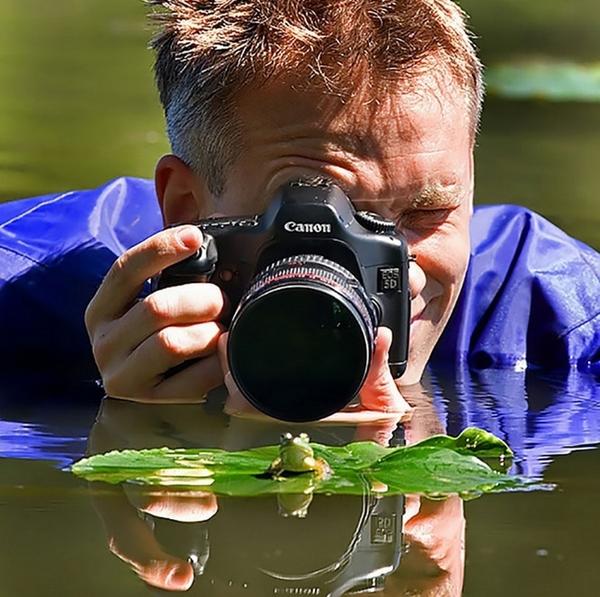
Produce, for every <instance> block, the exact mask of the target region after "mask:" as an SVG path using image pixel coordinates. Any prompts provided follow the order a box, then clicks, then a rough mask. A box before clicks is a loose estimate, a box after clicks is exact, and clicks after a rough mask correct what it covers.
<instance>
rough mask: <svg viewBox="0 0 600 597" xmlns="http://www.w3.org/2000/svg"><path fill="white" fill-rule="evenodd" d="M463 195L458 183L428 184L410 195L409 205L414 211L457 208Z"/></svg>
mask: <svg viewBox="0 0 600 597" xmlns="http://www.w3.org/2000/svg"><path fill="white" fill-rule="evenodd" d="M464 195H465V191H464V189H463V186H462V185H461V184H459V183H452V184H441V183H430V184H427V185H426V186H424V187H422V188H420V189H419V190H418V191H416V192H415V193H414V194H411V199H410V205H411V207H412V208H414V209H442V208H450V207H458V206H459V205H460V204H461V202H462V200H463V197H464Z"/></svg>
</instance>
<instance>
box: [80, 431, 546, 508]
mask: <svg viewBox="0 0 600 597" xmlns="http://www.w3.org/2000/svg"><path fill="white" fill-rule="evenodd" d="M310 447H311V448H312V450H313V452H314V456H315V458H316V460H319V461H325V462H326V463H327V464H328V469H329V471H328V474H327V475H319V474H317V472H314V471H307V472H303V473H289V474H277V475H273V474H270V473H269V471H270V470H272V464H273V463H274V462H276V461H278V459H279V456H280V446H276V445H275V446H264V447H261V448H254V449H251V450H244V451H241V452H227V451H225V450H217V449H190V448H177V449H170V448H156V449H148V450H123V451H114V452H108V453H106V454H98V455H95V456H91V457H90V458H85V459H83V460H80V461H79V462H76V463H75V464H74V465H73V466H72V469H71V470H72V472H73V473H74V474H75V475H78V476H80V477H83V478H84V479H87V480H89V481H104V482H106V483H112V484H117V483H124V482H129V483H137V484H143V485H150V486H152V485H154V486H172V487H177V488H180V489H184V490H185V489H196V490H197V489H203V490H206V491H209V492H212V493H214V494H215V495H227V496H258V495H266V494H301V493H305V494H306V493H331V494H348V495H361V494H364V493H365V491H371V492H375V493H381V494H388V495H389V494H401V493H413V494H422V495H428V496H430V497H445V496H448V495H452V494H459V495H462V496H464V497H476V496H478V495H481V494H482V493H490V492H500V491H515V490H531V489H537V488H547V486H545V485H542V484H540V483H538V482H535V481H533V480H531V479H526V478H523V477H517V476H512V475H508V474H506V473H505V472H502V471H498V470H494V468H492V467H491V466H490V465H489V464H488V463H487V462H485V461H484V459H485V460H487V461H490V459H493V460H494V461H495V462H496V463H497V464H498V465H500V464H501V463H502V462H504V461H506V460H507V459H510V458H511V457H512V452H511V450H510V448H509V447H508V446H507V445H506V444H505V443H504V442H503V441H502V440H500V439H498V438H497V437H495V436H494V435H492V434H490V433H487V432H486V431H482V430H481V429H476V428H468V429H465V430H464V431H463V432H462V433H461V434H460V435H459V436H458V437H456V438H453V437H448V436H441V435H440V436H434V437H431V438H428V439H426V440H424V441H422V442H420V443H417V444H413V445H411V446H404V447H396V448H384V447H382V446H380V445H378V444H376V443H374V442H356V443H351V444H348V445H346V446H343V447H331V446H324V445H321V444H316V443H311V444H310Z"/></svg>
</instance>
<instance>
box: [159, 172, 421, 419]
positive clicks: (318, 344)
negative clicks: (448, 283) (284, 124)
mask: <svg viewBox="0 0 600 597" xmlns="http://www.w3.org/2000/svg"><path fill="white" fill-rule="evenodd" d="M197 226H198V227H199V229H200V230H201V231H202V233H203V235H204V239H205V240H204V243H203V246H202V248H201V250H200V251H199V252H198V253H197V254H196V255H194V256H192V257H191V258H188V259H186V260H185V261H182V262H181V263H178V264H176V265H174V266H172V267H170V268H167V269H166V270H164V271H163V272H162V274H161V276H160V277H159V279H158V283H157V287H158V288H163V287H167V286H174V285H178V284H185V283H189V282H198V281H210V282H212V283H214V284H217V285H218V286H219V287H220V288H221V289H222V290H223V292H224V293H225V294H226V295H227V297H228V299H229V301H230V302H231V305H232V310H231V317H230V319H229V320H228V321H226V322H225V323H226V324H228V325H229V340H228V359H229V366H230V370H231V374H232V376H233V379H234V380H235V382H236V384H237V385H238V387H239V388H240V390H241V391H242V393H243V394H244V396H245V397H246V398H247V399H248V400H249V401H250V403H252V404H253V405H254V406H255V407H257V408H258V409H259V410H261V411H263V412H264V413H266V414H268V415H270V416H272V417H275V418H278V419H282V420H285V421H298V422H300V421H311V420H317V419H321V418H323V417H326V416H328V415H330V414H333V413H334V412H337V411H338V410H340V409H341V408H343V407H344V406H346V405H347V404H348V403H349V402H350V401H351V400H352V399H353V398H354V397H355V396H356V395H357V394H358V392H359V390H360V388H361V386H362V384H363V382H364V380H365V377H366V375H367V371H368V369H369V365H370V363H371V357H372V352H373V346H374V339H375V334H376V332H377V326H379V325H382V326H386V327H388V328H390V329H391V330H392V332H393V342H392V346H391V350H390V353H389V364H390V370H391V372H392V375H393V376H394V377H399V376H400V375H402V373H403V372H404V370H405V368H406V361H407V356H408V335H409V324H410V296H409V294H410V292H409V288H408V266H409V255H408V249H407V244H406V241H405V239H404V238H403V237H402V236H401V235H400V234H398V233H396V230H395V225H394V222H392V221H390V220H387V219H385V218H382V217H381V216H379V215H377V214H375V213H371V212H365V211H356V210H355V209H354V207H353V206H352V203H351V202H350V200H349V199H348V197H346V195H345V194H344V192H343V191H342V190H341V189H340V188H338V187H337V186H335V185H334V184H332V183H328V182H323V183H322V184H314V183H311V182H305V181H295V182H290V183H288V184H286V185H284V186H283V187H282V188H280V189H279V191H278V192H277V193H276V195H275V197H274V198H273V199H272V201H271V203H270V205H269V207H268V209H267V210H266V211H265V213H264V214H262V215H254V216H248V217H229V218H228V217H220V218H210V219H207V220H202V221H200V222H198V223H197Z"/></svg>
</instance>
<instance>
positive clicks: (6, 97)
mask: <svg viewBox="0 0 600 597" xmlns="http://www.w3.org/2000/svg"><path fill="white" fill-rule="evenodd" d="M463 4H464V5H465V7H466V8H467V9H469V10H470V11H471V12H472V15H473V26H474V28H475V29H476V31H477V33H478V34H479V35H480V36H481V39H480V41H479V45H480V46H481V48H482V51H483V57H484V59H486V60H489V61H490V62H493V61H500V60H504V59H509V58H512V57H516V56H519V55H524V54H532V53H534V54H538V55H549V56H555V57H556V56H558V57H561V56H564V57H567V58H571V59H574V60H577V59H580V60H597V58H598V44H597V31H598V30H599V28H600V10H599V8H598V4H597V2H596V0H577V1H576V2H572V3H558V2H556V3H552V4H551V5H548V3H542V2H539V1H536V2H525V3H524V2H522V1H519V0H507V1H506V2H505V3H504V4H503V7H504V8H503V10H502V11H500V12H499V11H498V10H497V7H496V5H495V4H494V3H491V2H482V1H481V0H477V1H476V0H469V1H465V2H464V3H463ZM0 22H2V24H3V32H2V35H1V36H0V89H1V90H2V92H1V93H0V200H11V199H15V198H18V197H25V196H30V195H34V194H40V193H48V192H52V191H59V190H64V189H68V188H83V187H91V186H96V185H98V184H100V183H102V182H104V181H105V180H107V179H109V178H114V177H117V176H120V175H124V174H127V175H137V176H146V177H148V176H151V174H152V169H153V164H154V162H155V161H156V160H157V158H158V157H159V156H160V155H161V153H163V152H164V151H166V150H167V144H166V141H165V139H164V135H163V124H162V120H161V113H160V107H159V106H158V102H157V99H156V95H155V92H154V90H153V87H152V76H151V57H150V55H149V53H148V52H146V50H145V49H144V47H145V44H146V40H147V39H148V35H149V32H148V30H147V28H146V26H145V24H144V8H143V6H142V5H141V3H138V2H117V0H110V1H107V0H104V1H100V0H57V1H55V2H52V3H44V2H39V1H34V0H0ZM599 131H600V106H598V105H586V106H583V105H577V104H564V105H553V104H543V103H539V102H523V103H514V102H505V101H501V100H498V99H492V100H490V101H489V102H488V103H487V106H486V109H485V112H484V117H483V124H482V133H481V136H480V139H479V143H478V148H477V198H478V202H479V203H485V202H490V203H495V202H511V203H520V204H524V205H527V206H529V207H531V208H533V209H536V210H537V211H539V212H540V213H542V214H544V215H545V216H546V217H548V218H550V219H551V220H552V221H554V222H556V223H557V224H559V225H560V226H562V227H563V228H565V229H566V230H567V231H568V232H569V233H571V234H572V235H574V236H577V237H578V238H581V239H583V240H585V241H586V242H588V243H590V244H592V245H593V246H595V247H597V248H600V234H599V233H598V229H599V225H600V210H598V199H597V190H598V180H599V179H598V169H597V164H598V163H599V162H600V144H599V143H598V132H599ZM598 385H599V384H598V380H597V379H590V378H581V377H578V376H576V375H572V376H570V377H567V378H564V377H545V378H544V377H536V376H534V375H533V374H529V373H525V372H522V373H511V372H487V373H481V374H479V375H473V376H470V375H467V374H466V373H465V374H464V375H462V376H461V377H458V378H456V377H447V376H445V375H438V376H437V377H436V376H434V377H432V378H431V379H428V380H427V381H426V384H425V388H424V390H423V391H416V390H415V391H414V392H412V395H411V396H410V398H411V400H413V401H415V402H416V403H417V404H418V406H419V408H418V416H417V415H415V422H414V423H413V431H414V432H415V433H417V434H421V435H426V434H428V433H431V432H438V431H444V430H446V431H448V432H450V433H453V434H455V433H458V432H459V431H460V430H461V429H462V428H463V427H465V426H466V425H478V426H481V427H484V428H486V429H489V430H490V431H493V432H494V433H496V434H498V435H499V436H501V437H503V438H504V439H506V440H507V441H509V443H510V444H511V445H512V446H513V448H514V449H515V451H516V453H517V460H516V462H515V465H514V470H515V472H521V473H525V474H530V475H543V478H544V479H545V480H546V481H549V482H554V483H557V484H558V487H559V488H558V490H556V491H554V492H550V493H547V492H540V493H525V494H505V495H493V496H484V497H482V498H480V499H476V500H473V501H469V502H467V503H465V504H464V518H465V519H466V523H467V525H466V541H465V545H466V551H465V565H464V568H463V566H462V565H461V562H460V544H461V525H462V522H463V516H462V514H461V509H462V507H463V506H462V505H461V503H460V502H458V501H457V500H453V501H450V502H447V503H445V505H444V506H440V507H438V506H435V505H434V506H431V505H429V506H427V507H428V508H430V512H429V516H430V518H429V520H437V529H436V532H435V533H433V534H432V537H433V538H434V539H435V540H436V541H437V542H438V543H436V545H438V546H439V547H440V550H441V551H440V553H442V554H444V558H445V559H444V563H443V566H444V567H446V568H447V569H448V570H451V580H452V581H453V582H454V583H455V586H458V587H460V586H461V585H462V586H463V592H464V595H472V596H479V595H484V594H485V595H488V596H494V595H506V594H512V595H516V596H518V595H527V596H529V595H547V596H554V595H556V596H558V595H565V594H572V595H580V596H586V595H590V596H592V595H596V594H597V593H598V586H600V571H599V569H598V566H597V563H596V561H597V556H598V547H597V538H598V535H599V533H600V523H599V520H600V517H598V514H597V505H596V504H597V496H598V492H599V490H600V485H599V481H598V475H597V471H598V465H599V462H600V451H599V450H598V449H597V448H598V444H599V443H600V397H599V391H598V389H597V388H598ZM1 396H2V398H1V399H0V452H1V453H2V455H3V458H1V459H0V528H2V531H3V532H2V536H3V541H2V542H1V543H0V579H1V580H0V596H1V597H13V596H16V595H19V596H25V597H40V596H41V597H44V596H46V595H61V596H65V597H69V596H71V595H73V596H78V597H79V596H81V595H88V596H90V597H94V596H96V595H107V594H110V595H128V596H135V595H147V594H148V590H147V588H146V587H145V586H144V584H143V583H142V582H141V581H140V580H139V579H138V578H137V577H136V574H135V573H134V572H132V570H131V567H130V565H129V564H127V563H124V562H123V561H121V560H120V559H118V558H117V557H115V556H114V555H112V554H111V553H110V550H109V548H108V541H107V538H106V535H105V532H106V530H107V529H108V534H109V536H111V537H113V539H115V537H116V539H115V540H116V543H115V545H114V546H113V549H115V550H116V551H118V550H120V552H121V555H122V556H123V557H124V554H126V553H128V554H129V558H128V559H129V560H132V559H135V558H134V557H133V556H134V555H135V556H138V557H142V558H146V559H152V557H153V555H154V556H156V553H154V552H152V549H151V546H152V545H153V543H152V539H151V536H152V529H151V526H152V524H155V529H154V530H155V532H156V533H157V536H159V538H160V539H161V541H163V542H164V547H163V549H164V550H167V551H168V550H172V552H173V553H174V554H175V555H177V554H178V555H179V556H180V557H182V558H184V557H186V556H188V555H190V553H191V552H193V554H194V557H195V558H196V560H197V561H198V562H199V563H201V562H202V561H203V558H205V557H206V553H205V551H203V550H204V549H205V547H206V544H207V541H206V539H207V536H208V543H209V544H210V555H209V557H208V560H207V562H206V573H205V574H206V575H207V576H204V575H203V576H199V577H198V578H199V579H200V580H197V581H196V583H195V588H194V589H193V591H194V592H195V593H196V594H200V593H202V594H205V595H219V596H220V595H226V594H232V595H237V594H240V595H253V596H255V595H260V596H262V595H267V594H273V587H271V588H270V589H268V590H267V588H266V585H265V584H264V583H263V584H262V585H261V584H260V582H262V581H260V580H257V569H258V567H259V566H260V567H263V568H268V566H267V564H269V565H270V564H273V562H275V563H276V564H277V566H279V567H280V569H281V570H287V571H288V572H289V571H290V570H292V571H293V570H294V566H295V567H296V568H302V567H305V569H308V567H309V565H312V566H313V568H314V567H318V565H320V564H319V563H320V562H321V563H322V562H329V563H331V561H332V560H335V558H336V557H338V558H339V557H341V554H342V553H343V550H344V546H343V545H342V544H343V540H344V539H348V538H349V536H350V534H351V530H352V529H354V527H353V526H352V525H353V521H354V520H356V516H357V513H358V512H359V510H360V508H361V507H362V503H359V502H357V501H356V500H354V501H352V500H340V499H337V498H320V499H319V500H318V501H315V503H314V504H311V506H310V510H309V518H308V519H307V521H306V523H303V522H302V521H295V520H294V521H289V520H288V521H286V520H285V519H280V518H279V517H278V515H277V514H276V511H277V505H276V503H275V502H274V501H273V500H254V501H241V500H231V499H230V500H219V503H218V512H217V513H216V514H215V515H214V516H213V517H212V518H210V520H208V521H207V522H206V523H197V522H196V523H192V522H188V523H187V524H185V523H181V522H179V523H165V522H162V523H161V522H160V521H158V522H157V521H156V520H154V522H153V521H152V520H151V519H149V518H148V519H147V520H142V519H141V518H140V517H139V516H138V514H137V513H136V510H135V509H134V508H133V506H132V505H131V504H132V503H133V504H136V505H137V506H138V507H139V506H140V505H143V504H142V502H141V501H140V500H142V499H145V498H143V496H142V497H140V496H139V495H135V493H133V492H130V493H129V494H128V495H124V494H116V495H115V494H114V493H111V492H109V491H107V489H106V488H102V487H99V488H98V487H91V488H90V487H88V486H87V485H86V484H84V483H82V482H81V481H78V480H76V479H75V478H73V477H72V476H71V475H70V474H69V473H67V472H64V471H62V470H61V469H62V467H64V466H66V465H67V464H68V463H69V462H71V461H72V460H73V459H75V458H77V457H79V456H81V455H82V454H83V453H84V451H85V449H86V448H85V446H86V444H87V441H88V433H89V431H90V429H91V428H92V425H93V423H94V420H95V418H96V413H97V410H98V402H99V395H98V391H97V390H95V389H93V388H90V387H87V386H85V387H69V388H67V389H64V388H61V387H60V386H53V387H48V386H47V385H46V386H45V385H44V384H42V385H41V386H35V387H30V386H29V385H27V384H25V383H19V385H18V386H17V387H16V388H15V386H10V387H9V386H7V385H6V384H2V391H1ZM74 405H77V406H74ZM99 422H100V424H99V425H97V426H96V427H95V428H94V432H93V436H92V445H94V446H99V447H100V446H101V447H102V448H103V449H109V448H113V447H117V448H122V447H127V446H132V447H149V446H158V445H164V444H169V445H174V444H177V445H179V444H185V443H189V444H192V445H196V446H198V445H210V446H226V447H230V448H232V449H233V448H235V449H238V448H244V447H249V446H251V445H257V444H260V443H269V442H271V443H272V442H274V441H276V440H277V437H278V434H279V433H280V431H281V428H279V427H277V426H273V425H267V424H258V423H247V422H243V421H240V420H233V421H229V420H228V419H227V418H226V417H224V416H222V415H219V414H216V413H214V412H212V413H209V414H208V415H206V413H203V412H202V411H201V410H200V409H198V408H197V407H189V406H185V407H172V408H170V409H166V408H162V407H153V408H150V407H141V406H136V405H130V404H121V403H117V404H116V405H113V406H111V407H110V408H105V409H103V411H102V416H101V417H100V418H99ZM378 433H382V431H381V430H377V429H373V428H366V429H365V428H362V429H360V430H358V431H356V430H354V429H352V428H349V427H336V428H328V429H325V430H322V429H321V430H319V429H314V430H312V434H313V436H314V437H315V439H320V440H322V441H328V442H330V443H339V442H343V441H349V440H351V439H353V438H355V437H357V436H358V437H368V436H373V435H377V434H378ZM144 503H145V504H146V506H147V507H148V502H147V501H146V502H144ZM154 503H155V505H156V503H158V504H159V505H160V504H161V503H163V502H162V501H161V500H158V502H156V501H155V502H154ZM413 505H414V503H413V502H411V501H410V500H407V504H406V508H407V510H410V508H411V507H412V506H413ZM201 506H202V507H201ZM211 507H212V506H211V505H210V504H208V506H207V504H205V503H203V502H202V500H200V502H199V505H198V504H195V505H194V507H193V508H190V507H189V503H188V504H187V505H186V506H185V507H184V508H183V513H184V514H186V513H187V514H186V515H187V516H191V515H190V514H189V512H190V510H193V511H194V512H195V516H196V518H197V517H198V516H199V514H198V512H200V513H202V512H204V513H206V512H207V511H208V510H210V508H211ZM177 508H179V511H180V513H181V508H180V507H179V506H177V507H176V508H175V509H176V510H177ZM203 508H204V509H203ZM311 517H312V518H311ZM432 517H433V518H432ZM311 521H312V522H311ZM288 523H290V524H291V526H290V525H289V524H288ZM296 523H297V524H296ZM292 527H294V528H292ZM323 529H325V530H326V531H327V533H326V535H325V536H323V535H318V532H319V531H321V533H322V531H323ZM349 529H350V530H349ZM409 530H410V529H409ZM278 533H279V535H277V534H278ZM313 533H314V534H313ZM136 537H138V539H137V540H136ZM140 537H141V538H143V541H141V542H140ZM140 545H141V547H140ZM144 546H145V547H144ZM284 547H285V549H284ZM117 548H118V549H117ZM144 550H145V551H144ZM236 550H237V551H236ZM294 550H295V551H294ZM140 554H141V555H140ZM378 554H379V555H378ZM375 556H376V557H382V558H387V559H388V560H387V561H389V558H393V554H391V555H390V554H389V553H384V550H380V551H379V552H376V554H375ZM125 559H127V558H125ZM360 561H361V562H364V561H365V558H363V559H362V560H360ZM265 563H267V564H265ZM371 563H372V562H371ZM361 565H362V564H361ZM365 566H366V564H365ZM359 568H360V566H359V565H358V564H356V568H355V569H359ZM463 574H464V583H462V582H461V579H462V577H463ZM202 578H206V579H207V581H206V582H207V583H208V584H207V585H206V587H201V585H202V582H201V579H202ZM210 580H214V581H215V582H214V583H212V584H211V583H210ZM446 580H447V578H446V577H445V576H444V575H443V574H437V571H436V568H435V567H433V566H432V563H431V561H430V560H428V557H427V550H426V549H425V550H423V549H419V548H418V547H415V546H414V545H413V546H412V547H411V549H409V550H408V552H407V553H402V556H401V565H400V568H399V570H398V572H397V573H395V574H394V575H393V576H392V577H391V578H390V579H389V580H388V581H387V583H386V589H385V593H384V594H386V595H394V596H395V595H403V594H406V590H407V589H406V588H407V585H411V586H413V587H416V589H415V590H416V591H417V594H428V593H427V592H426V589H427V587H428V588H429V590H433V589H432V586H435V585H436V583H437V586H438V593H437V594H448V590H446V589H440V588H439V587H440V586H443V583H444V582H445V581H446ZM263 581H264V578H263ZM229 583H231V585H230V584H229ZM257 583H258V584H257ZM313 588H314V587H313ZM309 589H310V587H309ZM444 591H445V592H444ZM457 591H459V589H456V590H455V591H454V592H455V593H456V592H457ZM276 594H277V593H276ZM279 594H285V593H282V592H281V591H279ZM303 594H311V593H310V592H305V593H303ZM313 594H316V593H313ZM321 594H324V592H323V591H322V592H321ZM413 594H414V593H413ZM434 594H435V593H434Z"/></svg>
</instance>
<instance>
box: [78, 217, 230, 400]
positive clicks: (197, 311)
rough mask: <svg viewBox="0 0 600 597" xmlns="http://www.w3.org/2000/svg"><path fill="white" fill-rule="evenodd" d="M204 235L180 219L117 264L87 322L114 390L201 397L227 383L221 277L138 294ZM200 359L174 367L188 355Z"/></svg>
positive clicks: (153, 396) (107, 384) (152, 396)
mask: <svg viewBox="0 0 600 597" xmlns="http://www.w3.org/2000/svg"><path fill="white" fill-rule="evenodd" d="M201 245H202V234H201V232H200V231H199V230H198V229H197V228H196V227H194V226H180V227H177V228H171V229H169V230H164V231H162V232H159V233H158V234H155V235H154V236H152V237H150V238H148V239H147V240H145V241H144V242H142V243H140V244H139V245H136V246H135V247H133V248H131V249H129V250H128V251H126V252H125V253H124V254H123V255H121V257H119V258H118V259H117V261H116V262H115V263H114V264H113V266H112V267H111V269H110V270H109V272H108V274H107V275H106V277H105V279H104V281H103V282H102V284H101V286H100V288H99V289H98V292H97V293H96V295H95V296H94V298H93V299H92V301H91V302H90V304H89V306H88V308H87V310H86V314H85V324H86V327H87V330H88V334H89V336H90V340H91V343H92V349H93V352H94V358H95V359H96V364H97V365H98V369H99V370H100V373H101V375H102V381H103V383H104V388H105V390H106V393H107V394H108V395H109V396H113V397H116V398H126V399H129V400H136V401H140V402H162V403H166V402H182V403H183V402H200V401H202V400H203V397H204V396H205V394H206V393H207V392H208V391H210V390H212V389H213V388H215V387H218V386H220V385H221V384H222V383H223V372H222V370H221V365H220V363H219V359H218V357H217V355H216V349H217V342H218V339H219V337H220V336H221V334H222V333H223V331H224V327H223V326H222V325H221V323H219V321H218V319H219V317H220V315H221V313H222V312H223V310H224V307H225V297H224V295H223V293H222V292H221V290H220V289H219V288H218V287H217V286H215V285H214V284H202V283H196V284H185V285H182V286H176V287H172V288H164V289H162V290H158V291H156V292H154V293H152V294H150V295H149V296H147V297H146V298H144V299H141V300H136V297H137V296H138V294H139V292H140V290H141V288H142V287H143V284H144V282H145V281H146V280H147V279H148V278H151V277H153V276H155V275H157V274H158V273H159V272H160V271H162V270H163V269H165V268H166V267H169V266H171V265H173V264H175V263H177V262H179V261H182V260H183V259H185V258H186V257H189V256H191V255H193V254H194V252H195V251H196V250H198V249H199V248H200V247H201ZM191 359H194V360H195V362H193V363H191V364H190V365H189V366H187V367H185V368H184V369H182V370H181V371H177V372H175V373H173V374H169V372H171V370H173V368H174V367H177V366H178V365H181V364H182V363H184V362H185V361H188V360H191Z"/></svg>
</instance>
